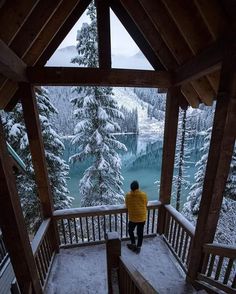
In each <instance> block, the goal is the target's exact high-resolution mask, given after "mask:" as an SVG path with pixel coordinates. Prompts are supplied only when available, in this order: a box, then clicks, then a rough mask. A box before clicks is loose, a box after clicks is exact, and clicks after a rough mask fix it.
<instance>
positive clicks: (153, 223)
mask: <svg viewBox="0 0 236 294" xmlns="http://www.w3.org/2000/svg"><path fill="white" fill-rule="evenodd" d="M155 213H156V209H155V208H153V210H152V234H153V233H154V225H155Z"/></svg>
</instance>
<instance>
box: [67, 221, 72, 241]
mask: <svg viewBox="0 0 236 294" xmlns="http://www.w3.org/2000/svg"><path fill="white" fill-rule="evenodd" d="M67 224H68V229H69V239H70V244H72V243H73V239H72V233H71V226H70V219H67Z"/></svg>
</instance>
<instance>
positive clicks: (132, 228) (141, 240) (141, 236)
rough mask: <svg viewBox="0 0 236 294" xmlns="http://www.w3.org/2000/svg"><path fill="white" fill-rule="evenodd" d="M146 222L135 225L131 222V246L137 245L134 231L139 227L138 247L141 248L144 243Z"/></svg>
mask: <svg viewBox="0 0 236 294" xmlns="http://www.w3.org/2000/svg"><path fill="white" fill-rule="evenodd" d="M144 225H145V222H141V223H134V222H131V221H129V236H130V240H131V244H135V237H134V230H135V228H136V226H137V235H138V244H137V247H141V246H142V243H143V228H144Z"/></svg>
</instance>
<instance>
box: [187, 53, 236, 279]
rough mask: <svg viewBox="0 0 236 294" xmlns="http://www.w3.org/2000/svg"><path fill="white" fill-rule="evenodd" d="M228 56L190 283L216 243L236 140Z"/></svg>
mask: <svg viewBox="0 0 236 294" xmlns="http://www.w3.org/2000/svg"><path fill="white" fill-rule="evenodd" d="M232 49H234V48H232ZM232 52H233V51H232ZM226 56H227V57H226V58H225V60H224V61H223V64H222V70H221V78H220V86H219V91H218V96H217V105H216V110H215V117H214V123H213V129H212V136H211V143H210V149H209V155H208V161H207V166H206V173H205V179H204V184H203V192H202V198H201V203H200V208H199V213H198V220H197V225H196V231H195V237H194V240H193V246H192V250H191V255H190V263H189V269H188V273H187V277H188V279H189V280H190V281H194V280H195V279H196V276H197V273H198V272H199V271H200V269H201V267H202V262H203V252H202V248H203V245H204V244H205V243H212V242H213V240H214V236H215V232H216V227H217V222H218V219H219V214H220V209H221V205H222V200H223V192H224V189H225V184H226V180H227V177H228V173H229V168H230V163H231V158H232V154H233V149H234V144H235V138H236V128H235V126H236V71H235V66H234V64H235V61H236V56H235V53H233V54H230V53H228V52H227V54H226Z"/></svg>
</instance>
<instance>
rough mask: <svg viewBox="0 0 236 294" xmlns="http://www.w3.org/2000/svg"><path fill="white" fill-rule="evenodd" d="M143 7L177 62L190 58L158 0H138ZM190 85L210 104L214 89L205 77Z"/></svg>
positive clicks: (182, 41) (173, 24) (182, 39)
mask: <svg viewBox="0 0 236 294" xmlns="http://www.w3.org/2000/svg"><path fill="white" fill-rule="evenodd" d="M139 2H140V3H141V5H142V7H143V9H144V10H145V11H146V13H147V14H148V16H149V17H150V19H151V21H152V23H153V24H154V26H155V28H156V29H157V30H158V32H159V33H160V35H161V37H162V39H163V41H164V42H165V43H166V45H167V46H168V48H169V49H170V51H171V52H172V54H173V56H174V57H175V59H176V61H177V62H178V64H182V63H183V62H185V61H186V60H188V59H191V57H192V56H193V53H192V51H191V49H190V48H189V47H188V44H186V42H185V39H184V38H183V37H182V35H181V33H180V32H179V30H178V28H177V26H176V25H175V23H174V22H173V20H172V18H171V17H170V15H169V13H168V11H167V10H166V8H165V6H164V5H163V3H162V2H161V1H160V0H155V1H150V0H148V1H147V0H139ZM191 85H192V87H193V88H194V89H195V91H196V92H197V93H198V95H199V96H200V97H202V100H203V102H204V103H205V104H206V105H211V104H212V101H213V100H212V97H213V96H214V94H215V93H214V91H212V88H211V87H210V86H209V83H208V82H207V81H206V79H205V78H201V79H199V80H196V81H194V82H192V83H191Z"/></svg>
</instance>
